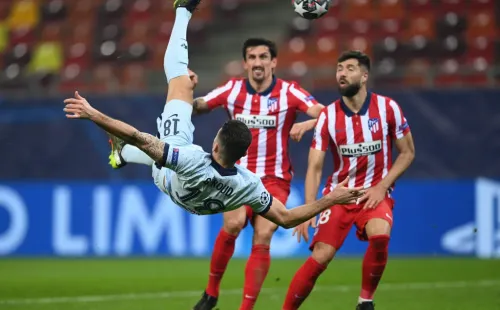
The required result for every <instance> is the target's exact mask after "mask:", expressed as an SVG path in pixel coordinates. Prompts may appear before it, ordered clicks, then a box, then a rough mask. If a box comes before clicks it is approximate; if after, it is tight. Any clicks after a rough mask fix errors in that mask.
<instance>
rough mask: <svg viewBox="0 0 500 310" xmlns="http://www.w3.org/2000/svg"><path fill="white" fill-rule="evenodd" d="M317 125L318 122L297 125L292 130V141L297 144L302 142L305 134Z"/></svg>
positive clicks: (311, 121)
mask: <svg viewBox="0 0 500 310" xmlns="http://www.w3.org/2000/svg"><path fill="white" fill-rule="evenodd" d="M315 124H316V120H309V121H305V122H301V123H295V124H294V125H293V127H292V129H291V130H290V138H292V140H293V141H295V142H300V140H301V139H302V137H303V136H304V134H305V133H306V132H308V131H309V130H312V129H313V128H314V125H315Z"/></svg>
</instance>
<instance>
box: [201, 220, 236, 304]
mask: <svg viewBox="0 0 500 310" xmlns="http://www.w3.org/2000/svg"><path fill="white" fill-rule="evenodd" d="M236 237H237V236H233V235H230V234H228V233H227V232H225V231H224V229H221V230H220V232H219V235H218V236H217V239H215V245H214V251H213V253H212V260H211V261H210V275H209V277H208V286H207V289H206V292H207V294H208V295H210V296H214V297H218V296H219V287H220V281H221V280H222V275H224V272H225V271H226V268H227V264H228V263H229V260H230V259H231V257H232V256H233V253H234V243H235V241H236Z"/></svg>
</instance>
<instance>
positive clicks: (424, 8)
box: [408, 0, 434, 14]
mask: <svg viewBox="0 0 500 310" xmlns="http://www.w3.org/2000/svg"><path fill="white" fill-rule="evenodd" d="M433 10H434V3H433V0H408V12H410V13H413V14H414V13H417V14H419V13H425V12H432V11H433Z"/></svg>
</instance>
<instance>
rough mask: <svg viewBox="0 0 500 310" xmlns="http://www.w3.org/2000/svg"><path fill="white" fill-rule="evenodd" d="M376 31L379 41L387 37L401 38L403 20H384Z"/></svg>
mask: <svg viewBox="0 0 500 310" xmlns="http://www.w3.org/2000/svg"><path fill="white" fill-rule="evenodd" d="M378 24H379V25H378V27H377V29H376V31H377V32H376V38H377V39H378V40H383V39H385V38H386V37H395V38H399V37H401V36H402V35H401V33H402V32H403V31H402V30H403V24H402V21H401V20H398V19H382V20H380V21H379V23H378Z"/></svg>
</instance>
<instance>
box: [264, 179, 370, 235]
mask: <svg viewBox="0 0 500 310" xmlns="http://www.w3.org/2000/svg"><path fill="white" fill-rule="evenodd" d="M348 182H349V177H347V178H346V179H345V180H344V181H343V182H342V183H340V184H339V185H337V187H335V189H334V190H333V191H331V192H330V193H329V194H328V195H326V196H324V197H323V198H321V199H320V200H316V201H314V202H312V203H309V204H305V205H302V206H300V207H296V208H293V209H290V210H288V209H286V208H285V206H284V205H283V204H282V203H281V202H280V201H278V200H276V199H274V200H273V204H272V205H271V208H269V211H267V212H266V213H264V214H261V215H262V216H263V217H265V218H266V219H268V220H270V221H271V222H273V223H275V224H277V225H279V226H282V227H285V228H291V227H295V226H297V225H299V224H300V223H303V222H305V221H307V220H309V219H310V218H312V217H313V216H315V215H317V214H319V213H321V212H323V211H324V210H326V209H328V208H329V207H331V206H333V205H338V204H352V203H356V199H358V198H359V197H361V196H362V195H363V191H362V188H361V187H358V188H352V189H349V188H347V187H345V186H346V185H347V183H348Z"/></svg>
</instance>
